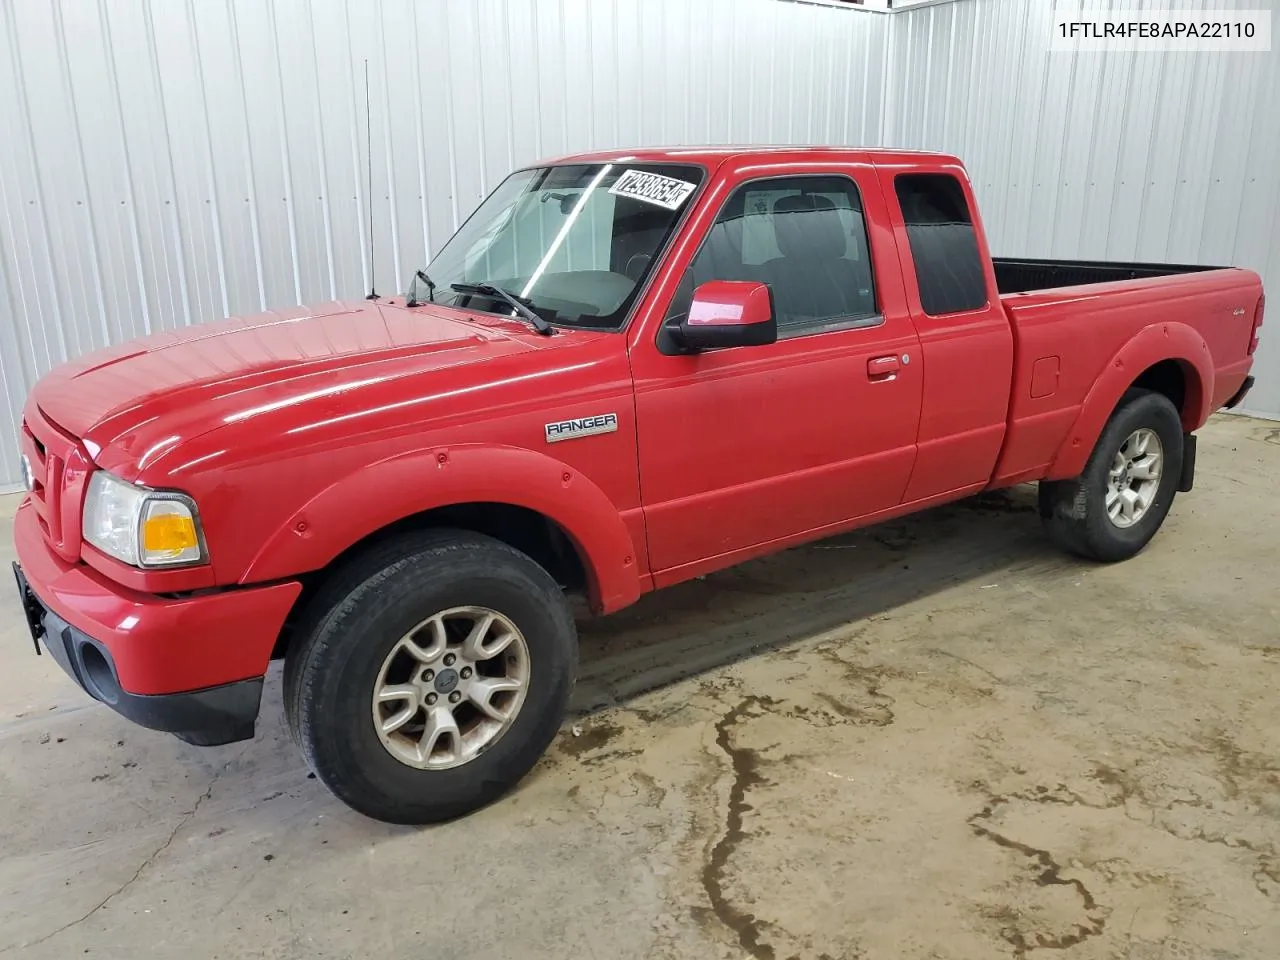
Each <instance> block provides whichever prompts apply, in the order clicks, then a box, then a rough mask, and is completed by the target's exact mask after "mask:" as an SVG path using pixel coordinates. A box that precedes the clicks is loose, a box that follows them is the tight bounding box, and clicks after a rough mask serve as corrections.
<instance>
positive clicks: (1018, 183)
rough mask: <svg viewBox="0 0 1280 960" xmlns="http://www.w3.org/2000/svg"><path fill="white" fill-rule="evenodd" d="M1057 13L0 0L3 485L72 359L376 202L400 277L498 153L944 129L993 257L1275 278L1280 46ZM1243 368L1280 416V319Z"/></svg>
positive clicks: (328, 244) (295, 272) (681, 1)
mask: <svg viewBox="0 0 1280 960" xmlns="http://www.w3.org/2000/svg"><path fill="white" fill-rule="evenodd" d="M1188 2H1189V0H1188ZM1255 2H1256V3H1258V4H1259V5H1265V4H1263V2H1262V0H1255ZM1106 5H1107V6H1110V5H1111V4H1106ZM1115 5H1116V6H1119V5H1120V4H1118V3H1117V4H1115ZM1050 9H1051V7H1050V4H1049V3H1048V2H1047V0H959V2H956V3H947V4H943V5H939V6H926V7H923V8H918V9H911V10H908V11H905V12H902V13H897V14H893V15H883V14H878V13H871V12H867V11H864V10H858V9H850V8H837V7H831V6H821V5H813V4H806V3H789V2H780V0H380V2H370V0H364V2H357V0H274V2H269V0H150V2H147V0H98V2H93V0H0V131H3V132H4V134H5V139H4V149H2V150H0V488H3V487H6V486H12V485H13V484H15V483H16V481H17V479H18V465H17V454H16V443H15V441H14V430H13V427H14V426H16V423H17V420H18V416H19V412H20V408H21V404H22V402H23V399H24V397H25V395H26V393H27V391H28V390H29V388H30V386H31V384H32V383H34V382H35V380H36V379H37V378H38V377H39V376H40V375H41V374H43V373H44V372H45V371H46V370H48V369H49V367H51V366H52V365H54V364H56V363H58V362H59V361H61V360H63V359H64V358H67V357H70V356H75V355H77V354H80V353H83V352H85V351H87V350H90V349H92V348H94V347H97V346H101V345H103V344H106V343H108V342H116V341H119V340H121V339H125V338H128V337H131V336H135V335H138V334H141V333H146V332H149V331H153V330H159V329H164V328H168V327H174V326H179V325H183V324H187V323H193V322H198V321H200V320H203V319H207V318H211V317H217V316H223V315H226V314H229V313H243V312H251V311H256V310H259V309H263V308H265V307H268V306H274V305H280V304H284V303H294V302H300V301H301V302H305V301H315V300H322V299H328V298H330V297H334V296H355V295H359V294H361V293H363V292H364V291H366V290H367V288H368V286H369V283H370V264H369V260H368V256H367V253H366V246H367V241H368V213H369V209H370V206H372V210H373V217H374V232H375V237H376V241H377V246H378V254H377V266H378V270H377V277H376V280H377V284H378V287H379V289H381V290H383V291H384V292H390V291H393V290H400V289H402V288H403V287H404V285H405V278H406V277H407V275H408V271H410V270H412V269H413V268H414V267H415V266H417V265H419V264H421V263H423V262H425V261H426V260H427V258H428V252H429V251H430V250H431V249H433V248H435V247H438V246H439V244H440V243H441V242H442V241H443V240H444V239H445V238H446V237H447V236H448V235H449V233H450V232H451V231H452V230H453V227H454V225H455V224H456V223H457V222H458V221H459V219H460V218H461V217H463V216H465V215H466V214H467V213H468V212H469V211H470V210H471V208H472V207H474V205H475V204H476V203H477V202H478V201H479V200H480V199H481V197H482V196H483V195H484V194H485V193H486V192H487V191H488V190H489V189H491V188H492V187H493V185H494V184H495V183H496V182H497V181H498V180H499V179H500V178H501V177H502V176H503V175H504V174H505V173H506V172H507V171H508V170H510V169H511V168H512V167H513V166H516V165H518V164H521V163H524V162H527V161H530V160H533V159H535V158H538V157H544V156H552V155H555V154H558V153H563V152H567V151H571V150H579V149H584V148H589V147H593V146H601V147H604V146H625V145H628V144H631V145H635V144H641V143H676V144H679V143H695V142H704V143H705V142H713V143H721V142H761V143H764V142H775V143H787V142H790V143H806V142H807V143H848V144H867V145H877V144H891V145H901V146H918V147H931V148H938V149H945V150H949V151H952V152H955V153H957V154H959V155H961V156H962V157H964V158H966V160H967V161H968V162H969V164H970V167H971V169H972V170H973V174H974V179H975V182H976V183H977V186H978V190H979V194H980V196H981V198H982V200H983V202H984V212H985V214H986V217H987V223H988V229H989V230H990V231H991V234H992V238H993V242H994V245H995V248H996V249H997V250H998V251H1000V252H1005V253H1011V254H1026V255H1034V254H1041V255H1052V256H1064V257H1066V256H1090V257H1098V258H1107V257H1115V258H1124V259H1132V258H1139V259H1157V260H1158V259H1166V258H1168V259H1175V260H1202V261H1213V262H1231V263H1242V264H1246V265H1249V266H1253V267H1256V268H1258V269H1260V270H1262V271H1264V276H1266V277H1267V278H1268V279H1270V280H1271V281H1272V282H1273V283H1280V259H1278V258H1280V240H1277V239H1276V237H1277V234H1280V230H1277V228H1276V226H1275V225H1276V224H1277V223H1280V173H1277V169H1278V168H1277V166H1276V165H1275V163H1274V162H1273V161H1272V158H1273V157H1275V156H1277V155H1280V110H1277V109H1276V107H1275V105H1276V104H1277V103H1280V69H1278V66H1277V63H1278V58H1280V54H1277V53H1272V54H1257V55H1243V56H1240V55H1222V54H1203V55H1191V54H1176V55H1173V54H1171V55H1159V54H1127V55H1110V56H1108V57H1106V58H1103V57H1101V56H1098V55H1094V54H1084V55H1080V56H1077V57H1073V56H1071V55H1069V54H1053V55H1049V54H1048V53H1047V38H1048V33H1047V22H1046V19H1045V18H1046V17H1047V16H1048V14H1049V11H1050ZM366 57H367V58H368V60H369V73H370V84H371V101H372V102H371V109H370V115H371V119H372V138H373V150H372V153H373V189H372V195H371V196H370V191H369V190H368V188H367V186H366V170H365V145H364V136H365V123H364V116H365V112H364V86H363V61H364V58H366ZM1258 372H1259V373H1260V374H1261V375H1262V377H1261V379H1262V382H1261V383H1260V385H1259V387H1258V389H1257V390H1256V392H1255V394H1254V396H1253V397H1252V406H1253V409H1254V410H1256V411H1258V412H1262V413H1267V414H1270V415H1273V416H1280V337H1272V338H1270V342H1265V338H1264V347H1263V353H1262V355H1261V356H1260V359H1259V371H1258Z"/></svg>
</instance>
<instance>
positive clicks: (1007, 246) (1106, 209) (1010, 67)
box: [885, 0, 1280, 417]
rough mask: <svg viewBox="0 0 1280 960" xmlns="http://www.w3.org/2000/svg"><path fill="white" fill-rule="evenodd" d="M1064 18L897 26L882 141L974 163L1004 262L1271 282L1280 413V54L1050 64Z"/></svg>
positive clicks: (1250, 404) (1273, 396)
mask: <svg viewBox="0 0 1280 960" xmlns="http://www.w3.org/2000/svg"><path fill="white" fill-rule="evenodd" d="M1073 6H1074V7H1075V8H1076V9H1082V10H1087V11H1105V10H1109V9H1112V8H1114V9H1125V8H1129V9H1133V8H1137V7H1139V6H1141V7H1145V8H1147V9H1154V8H1183V9H1185V8H1191V7H1203V8H1205V9H1206V10H1212V9H1215V8H1216V9H1224V10H1225V9H1240V8H1246V7H1254V8H1259V9H1268V8H1270V6H1271V4H1270V3H1269V0H1238V2H1232V3H1230V4H1228V3H1223V2H1217V0H1210V2H1208V3H1195V2H1193V0H1181V2H1178V3H1169V2H1162V3H1159V4H1157V3H1151V2H1143V3H1139V2H1136V0H1124V2H1119V0H1117V2H1110V0H1107V2H1104V0H1084V2H1080V0H1077V2H1076V3H1075V4H1074V5H1073ZM1053 10H1054V4H1052V3H1050V2H1048V0H961V2H956V3H946V4H941V5H938V6H930V7H924V8H921V9H917V10H911V11H908V12H904V13H901V14H898V15H895V16H892V17H887V18H885V19H886V20H888V21H889V22H890V23H891V26H892V36H891V38H890V59H891V62H892V63H893V65H894V72H893V74H892V76H891V77H890V78H889V80H888V82H887V85H886V97H887V98H888V107H887V110H886V122H887V130H886V134H885V139H886V140H887V141H888V142H890V143H893V144H896V145H899V146H904V147H916V148H920V149H929V150H943V151H947V152H949V153H954V154H956V155H957V156H959V157H961V158H963V159H964V161H965V164H966V165H967V166H968V168H969V173H970V176H971V178H972V180H973V183H974V189H975V191H976V193H977V196H978V200H979V204H980V206H981V208H982V216H983V220H984V223H985V225H986V228H987V232H988V234H989V236H990V239H991V247H992V251H993V253H995V254H996V255H997V256H1001V255H1002V256H1027V257H1056V258H1072V259H1093V260H1147V261H1167V262H1175V263H1207V264H1225V265H1234V266H1243V267H1249V268H1251V269H1254V270H1257V271H1258V272H1259V273H1260V274H1261V275H1262V279H1263V282H1264V284H1267V285H1268V286H1269V287H1271V288H1272V291H1273V292H1272V297H1271V300H1272V309H1271V316H1272V320H1271V323H1269V324H1268V325H1267V327H1266V328H1265V329H1264V331H1263V337H1262V341H1263V342H1262V346H1261V347H1260V348H1259V351H1258V358H1257V362H1256V363H1255V365H1254V374H1255V376H1257V378H1258V384H1257V386H1256V387H1254V390H1253V392H1252V393H1251V394H1250V396H1249V399H1248V401H1247V403H1246V405H1245V406H1246V408H1247V410H1248V411H1249V412H1253V413H1257V414H1260V415H1262V416H1268V417H1280V329H1277V328H1280V324H1278V323H1277V322H1276V319H1275V318H1276V316H1277V313H1278V312H1280V311H1278V310H1277V308H1276V306H1275V304H1276V303H1277V302H1278V301H1280V289H1278V288H1280V163H1278V162H1277V158H1278V157H1280V48H1278V49H1275V50H1272V51H1271V52H1270V53H1230V54H1228V53H1200V54H1196V53H1155V52H1152V53H1108V54H1105V55H1103V54H1098V53H1080V54H1073V53H1069V52H1053V53H1051V52H1049V50H1048V45H1049V37H1050V26H1051V24H1052V22H1053Z"/></svg>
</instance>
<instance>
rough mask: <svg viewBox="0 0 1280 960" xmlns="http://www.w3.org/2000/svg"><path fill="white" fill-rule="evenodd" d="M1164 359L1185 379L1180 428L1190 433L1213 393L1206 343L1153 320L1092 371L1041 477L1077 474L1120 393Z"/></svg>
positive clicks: (1183, 328)
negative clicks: (1176, 365) (1180, 370)
mask: <svg viewBox="0 0 1280 960" xmlns="http://www.w3.org/2000/svg"><path fill="white" fill-rule="evenodd" d="M1164 360H1176V361H1177V362H1178V363H1179V364H1180V365H1181V366H1182V368H1183V374H1184V376H1185V377H1186V383H1187V391H1186V397H1185V399H1184V401H1183V405H1182V428H1183V430H1185V431H1186V432H1188V433H1190V432H1191V431H1192V430H1195V429H1197V428H1198V427H1200V426H1202V425H1203V424H1204V422H1205V421H1206V420H1208V419H1209V414H1210V413H1211V410H1210V409H1209V407H1210V403H1211V397H1212V396H1213V361H1212V357H1211V355H1210V353H1209V345H1208V344H1207V343H1205V341H1204V338H1203V337H1202V336H1200V334H1199V333H1198V332H1196V330H1195V329H1194V328H1192V327H1190V326H1188V325H1187V324H1185V323H1174V322H1170V323H1153V324H1151V325H1150V326H1148V327H1144V328H1143V329H1141V330H1139V331H1138V332H1137V333H1136V334H1135V335H1134V336H1133V337H1132V338H1130V340H1129V341H1128V342H1127V343H1126V344H1125V345H1124V346H1123V347H1121V348H1120V349H1119V350H1118V351H1116V353H1115V354H1114V355H1113V356H1112V357H1111V359H1110V360H1108V361H1107V365H1106V366H1105V367H1104V368H1103V369H1102V372H1101V373H1100V374H1098V377H1097V379H1096V380H1095V381H1094V383H1093V386H1092V387H1091V388H1090V390H1089V393H1088V395H1087V396H1086V397H1085V400H1084V403H1083V404H1081V406H1080V413H1079V414H1078V415H1077V417H1076V421H1075V423H1074V424H1072V426H1071V429H1070V430H1069V431H1068V432H1067V435H1066V438H1065V439H1064V440H1063V441H1062V445H1061V446H1060V447H1059V448H1058V452H1057V454H1056V456H1055V457H1054V459H1053V462H1052V463H1051V464H1050V466H1049V470H1048V472H1047V473H1046V474H1045V479H1046V480H1064V479H1067V478H1069V477H1078V476H1079V475H1080V474H1081V473H1082V472H1083V471H1084V467H1085V464H1086V463H1087V462H1088V460H1089V455H1090V454H1091V453H1092V452H1093V448H1094V445H1095V444H1096V443H1097V442H1098V437H1099V436H1100V435H1101V434H1102V428H1103V427H1105V426H1106V423H1107V420H1109V419H1110V417H1111V414H1112V412H1113V411H1114V410H1115V408H1116V404H1118V403H1119V402H1120V398H1121V397H1122V396H1124V393H1125V391H1126V390H1128V389H1129V388H1130V387H1131V386H1133V384H1134V382H1135V381H1136V380H1137V379H1138V377H1140V376H1141V375H1142V374H1143V372H1144V371H1146V370H1147V369H1148V368H1150V367H1152V366H1154V365H1155V364H1157V363H1160V362H1161V361H1164Z"/></svg>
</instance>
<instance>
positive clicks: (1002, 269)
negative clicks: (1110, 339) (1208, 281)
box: [991, 257, 1223, 293]
mask: <svg viewBox="0 0 1280 960" xmlns="http://www.w3.org/2000/svg"><path fill="white" fill-rule="evenodd" d="M991 262H992V263H993V264H995V268H996V289H997V290H999V291H1000V292H1001V293H1026V292H1028V291H1030V290H1048V289H1051V288H1054V287H1076V286H1080V285H1082V284H1086V283H1110V282H1112V281H1115V280H1145V279H1148V278H1151V277H1171V276H1176V275H1178V274H1183V273H1199V272H1201V271H1204V270H1221V269H1223V268H1221V267H1205V266H1196V265H1193V264H1185V263H1121V262H1119V261H1110V260H1023V259H1017V258H1012V257H993V258H992V261H991Z"/></svg>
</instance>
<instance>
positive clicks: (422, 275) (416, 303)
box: [404, 270, 436, 307]
mask: <svg viewBox="0 0 1280 960" xmlns="http://www.w3.org/2000/svg"><path fill="white" fill-rule="evenodd" d="M413 279H414V281H415V282H416V281H418V280H421V281H422V282H423V283H425V284H426V285H427V299H428V300H430V301H431V302H432V303H435V302H436V285H435V283H433V282H432V280H431V278H430V277H428V276H427V272H426V271H425V270H415V271H414V272H413ZM404 305H405V306H406V307H420V306H422V301H421V300H419V299H418V298H417V297H415V296H413V284H410V285H409V298H408V299H407V300H406V301H405V304H404Z"/></svg>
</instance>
